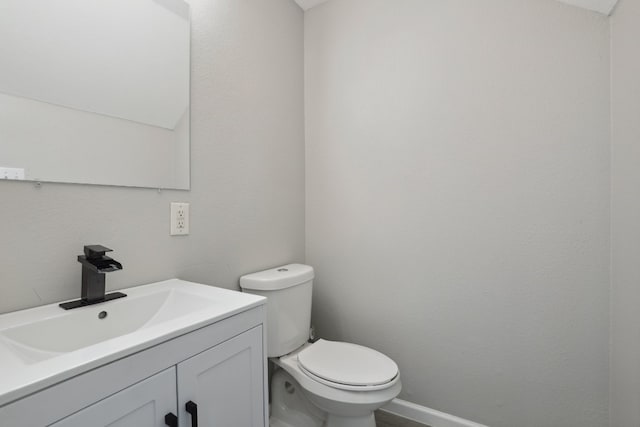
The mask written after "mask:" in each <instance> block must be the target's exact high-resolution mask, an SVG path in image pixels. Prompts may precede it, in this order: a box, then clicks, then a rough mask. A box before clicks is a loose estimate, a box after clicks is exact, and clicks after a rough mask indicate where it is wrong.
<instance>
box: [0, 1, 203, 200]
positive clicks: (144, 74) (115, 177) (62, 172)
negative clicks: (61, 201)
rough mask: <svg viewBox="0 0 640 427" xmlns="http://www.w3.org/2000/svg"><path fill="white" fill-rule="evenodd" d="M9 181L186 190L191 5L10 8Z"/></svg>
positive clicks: (0, 131)
mask: <svg viewBox="0 0 640 427" xmlns="http://www.w3.org/2000/svg"><path fill="white" fill-rule="evenodd" d="M0 57H2V58H3V59H5V60H3V63H2V67H0V177H2V173H3V170H4V173H5V175H7V174H9V175H10V176H9V178H13V179H27V180H38V181H54V182H73V183H89V184H104V185H124V186H138V187H154V188H176V189H187V188H189V72H190V67H189V64H190V21H189V6H188V5H187V4H186V3H185V2H184V1H183V0H91V1H87V0H3V1H2V2H1V3H0Z"/></svg>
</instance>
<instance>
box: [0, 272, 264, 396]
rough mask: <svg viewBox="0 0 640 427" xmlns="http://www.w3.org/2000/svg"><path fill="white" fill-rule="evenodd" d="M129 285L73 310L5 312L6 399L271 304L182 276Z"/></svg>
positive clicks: (0, 329) (2, 362)
mask: <svg viewBox="0 0 640 427" xmlns="http://www.w3.org/2000/svg"><path fill="white" fill-rule="evenodd" d="M123 292H124V293H126V294H127V295H128V296H127V297H126V298H121V299H116V300H112V301H109V302H106V303H102V304H96V305H92V306H87V307H81V308H76V309H73V310H69V311H65V310H63V309H62V308H60V307H58V304H51V305H47V306H43V307H38V308H34V309H30V310H23V311H19V312H15V313H9V314H5V315H0V378H2V381H0V405H2V404H4V403H7V402H9V401H11V400H15V399H16V398H19V397H20V396H21V395H24V394H27V393H29V392H30V391H31V390H32V389H35V388H42V387H44V386H48V385H51V384H54V383H56V382H59V381H62V380H64V379H66V378H69V377H71V376H73V375H75V374H77V373H78V372H81V371H85V370H88V369H91V368H93V367H95V366H99V365H101V364H104V363H108V362H110V361H112V360H116V359H118V358H121V357H125V356H127V355H129V354H132V353H134V352H136V351H140V350H141V349H143V348H148V347H150V346H152V345H156V344H158V343H160V342H163V341H167V340H169V339H172V338H175V337H177V336H179V335H182V334H185V333H188V332H190V331H192V330H195V329H198V328H200V327H203V326H206V325H208V324H211V323H214V322H216V321H218V320H221V319H223V318H226V317H229V316H232V315H234V314H236V313H239V312H241V311H244V310H247V309H249V308H252V307H255V306H257V305H261V304H264V303H265V299H264V298H262V297H257V296H255V295H250V294H243V293H240V292H235V291H230V290H226V289H220V288H215V287H211V286H205V285H199V284H195V283H190V282H185V281H182V280H178V279H172V280H167V281H165V282H159V283H154V284H150V285H145V286H139V287H135V288H130V289H125V290H123ZM36 386H37V387H36Z"/></svg>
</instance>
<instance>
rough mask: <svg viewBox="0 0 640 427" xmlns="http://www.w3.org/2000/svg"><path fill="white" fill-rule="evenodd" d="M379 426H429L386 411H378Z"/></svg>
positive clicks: (377, 420) (377, 421)
mask: <svg viewBox="0 0 640 427" xmlns="http://www.w3.org/2000/svg"><path fill="white" fill-rule="evenodd" d="M376 425H377V427H429V426H428V425H426V424H421V423H418V422H415V421H411V420H408V419H406V418H401V417H398V416H397V415H393V414H390V413H388V412H384V411H376Z"/></svg>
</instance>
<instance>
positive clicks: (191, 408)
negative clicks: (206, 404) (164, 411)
mask: <svg viewBox="0 0 640 427" xmlns="http://www.w3.org/2000/svg"><path fill="white" fill-rule="evenodd" d="M184 408H185V409H186V410H187V412H188V413H190V414H191V427H198V405H196V404H195V403H193V401H191V400H190V401H188V402H187V403H186V405H184Z"/></svg>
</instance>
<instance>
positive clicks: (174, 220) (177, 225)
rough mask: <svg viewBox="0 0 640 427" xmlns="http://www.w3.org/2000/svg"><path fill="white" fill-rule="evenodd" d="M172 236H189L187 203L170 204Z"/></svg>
mask: <svg viewBox="0 0 640 427" xmlns="http://www.w3.org/2000/svg"><path fill="white" fill-rule="evenodd" d="M170 234H171V235H172V236H186V235H187V234H189V203H175V202H174V203H171V233H170Z"/></svg>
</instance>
